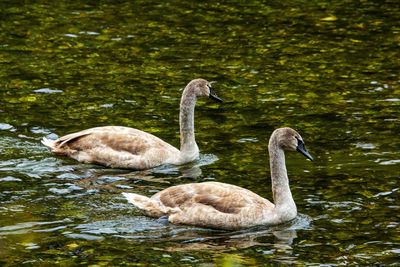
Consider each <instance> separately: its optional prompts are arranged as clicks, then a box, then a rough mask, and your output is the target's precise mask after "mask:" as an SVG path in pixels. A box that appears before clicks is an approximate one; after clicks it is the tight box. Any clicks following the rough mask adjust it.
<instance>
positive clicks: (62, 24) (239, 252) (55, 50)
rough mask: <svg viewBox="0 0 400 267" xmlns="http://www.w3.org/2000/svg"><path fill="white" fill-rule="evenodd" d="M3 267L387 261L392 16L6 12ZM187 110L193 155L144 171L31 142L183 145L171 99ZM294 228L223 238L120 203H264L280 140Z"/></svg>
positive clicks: (395, 126) (327, 5)
mask: <svg viewBox="0 0 400 267" xmlns="http://www.w3.org/2000/svg"><path fill="white" fill-rule="evenodd" d="M0 7H1V14H0V18H1V26H0V27H1V30H0V64H1V68H0V78H1V79H0V101H1V104H0V265H5V266H14V265H18V266H39V265H40V266H55V265H57V266H59V265H61V266H73V265H93V266H111V265H143V266H151V265H153V266H158V265H161V264H164V265H166V266H262V265H271V264H282V265H295V266H304V265H306V266H320V265H323V266H366V265H372V264H377V265H386V266H390V265H392V266H397V265H398V264H399V262H400V205H399V203H400V190H399V189H400V183H399V178H400V119H399V117H400V77H399V73H400V60H399V58H400V20H399V18H400V6H399V5H398V2H397V1H394V0H393V1H390V0H388V1H372V0H363V1H351V0H350V1H345V0H340V1H304V0H296V1H269V3H267V4H266V3H265V1H219V2H213V3H206V2H205V3H199V2H197V1H189V2H187V1H168V2H162V1H161V2H157V1H83V2H82V3H74V1H72V2H71V1H54V3H51V4H50V3H48V2H47V1H38V2H35V3H29V2H20V1H10V0H3V1H1V2H0ZM198 77H202V78H205V79H207V80H209V81H216V83H215V84H214V88H215V90H216V92H217V93H218V95H219V96H220V97H221V98H223V99H224V100H225V101H224V103H222V104H217V103H214V102H212V101H209V100H199V101H198V103H197V106H196V114H195V125H196V140H197V143H198V145H199V147H200V150H201V155H200V158H199V160H197V161H195V162H193V163H190V164H187V165H184V166H179V167H175V166H162V167H159V168H156V169H152V170H148V171H140V172H137V171H129V170H118V169H107V168H103V167H101V166H95V165H87V164H80V163H77V162H75V161H73V160H71V159H67V158H63V157H58V156H54V155H52V154H51V153H50V152H49V151H48V150H47V149H46V148H45V147H43V145H41V143H40V139H41V138H42V137H43V136H47V137H50V138H56V137H57V136H61V135H64V134H67V133H71V132H74V131H78V130H82V129H86V128H90V127H95V126H102V125H123V126H129V127H134V128H139V129H142V130H145V131H148V132H150V133H153V134H155V135H157V136H159V137H161V138H162V139H164V140H166V141H167V142H169V143H171V144H173V145H175V146H179V127H178V119H179V118H178V111H179V100H180V95H181V89H182V88H183V87H184V86H185V85H186V84H187V83H188V82H189V81H190V80H192V79H194V78H198ZM282 126H290V127H292V128H294V129H296V130H298V131H299V132H300V134H301V135H302V137H303V138H304V140H305V142H306V146H307V148H308V150H309V151H310V153H311V154H312V155H313V156H314V158H315V161H314V162H310V161H307V160H305V159H304V158H303V157H302V156H301V155H299V154H296V153H288V154H287V162H286V163H287V168H288V172H289V178H290V182H291V188H292V194H293V196H294V199H295V201H296V204H297V208H298V211H299V215H298V217H297V218H296V219H295V220H294V221H291V222H289V223H287V224H284V225H279V226H274V227H257V228H254V229H247V230H243V231H235V232H226V231H216V230H208V229H201V228H193V227H187V226H176V225H170V224H168V223H165V222H164V221H162V220H156V219H151V218H147V217H145V216H143V214H142V213H141V212H140V211H138V210H137V209H135V208H133V207H132V206H131V205H129V204H128V203H127V202H126V201H125V200H124V199H123V197H122V195H121V192H136V193H141V194H145V195H151V194H153V193H155V192H157V191H159V190H162V189H164V188H166V187H168V186H171V185H177V184H182V183H188V182H201V181H210V180H211V181H220V182H226V183H232V184H235V185H239V186H242V187H246V188H248V189H250V190H252V191H254V192H256V193H258V194H260V195H262V196H264V197H266V198H268V199H272V193H271V188H270V187H271V183H270V176H269V165H268V155H267V143H268V138H269V136H270V134H271V133H272V131H273V130H274V129H275V128H278V127H282Z"/></svg>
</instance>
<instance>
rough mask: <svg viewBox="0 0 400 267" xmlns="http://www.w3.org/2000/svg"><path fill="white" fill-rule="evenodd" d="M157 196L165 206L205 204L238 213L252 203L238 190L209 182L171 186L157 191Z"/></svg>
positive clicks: (182, 206) (181, 206) (226, 211)
mask: <svg viewBox="0 0 400 267" xmlns="http://www.w3.org/2000/svg"><path fill="white" fill-rule="evenodd" d="M157 198H159V200H160V202H161V203H162V204H163V205H165V206H167V207H180V208H182V209H190V208H192V207H193V206H195V205H206V206H210V207H212V208H214V209H215V210H217V211H220V212H223V213H238V212H240V210H241V209H242V208H243V207H246V206H248V205H251V203H252V201H249V200H248V198H247V197H246V196H243V195H241V192H240V191H236V190H232V188H224V187H222V186H218V185H217V184H209V183H199V184H186V185H181V186H173V187H170V188H167V189H165V190H163V191H161V192H160V193H158V196H157Z"/></svg>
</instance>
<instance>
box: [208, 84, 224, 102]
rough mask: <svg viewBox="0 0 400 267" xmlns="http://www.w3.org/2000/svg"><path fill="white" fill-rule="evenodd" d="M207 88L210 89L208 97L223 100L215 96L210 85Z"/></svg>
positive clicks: (218, 100) (217, 100)
mask: <svg viewBox="0 0 400 267" xmlns="http://www.w3.org/2000/svg"><path fill="white" fill-rule="evenodd" d="M208 88H209V89H210V94H209V95H208V97H209V98H211V99H212V100H214V101H216V102H223V101H222V99H221V98H219V97H218V96H217V94H216V93H215V91H214V89H213V88H212V87H211V86H208Z"/></svg>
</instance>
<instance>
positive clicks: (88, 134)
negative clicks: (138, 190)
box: [43, 126, 179, 169]
mask: <svg viewBox="0 0 400 267" xmlns="http://www.w3.org/2000/svg"><path fill="white" fill-rule="evenodd" d="M43 143H44V144H45V145H47V146H49V147H50V148H51V149H52V151H53V152H54V153H56V154H60V155H65V156H69V157H71V158H74V159H76V160H78V161H81V162H85V163H97V164H101V165H105V166H109V167H119V168H133V169H147V168H151V167H154V166H158V165H160V164H162V163H165V162H166V161H168V158H171V159H170V162H167V163H174V157H175V158H176V156H177V155H179V150H178V149H176V148H175V147H173V146H171V145H170V144H168V143H166V142H164V141H163V140H161V139H160V138H158V137H156V136H154V135H152V134H149V133H146V132H143V131H140V130H138V129H134V128H129V127H123V126H104V127H96V128H91V129H87V130H84V131H80V132H77V133H73V134H69V135H65V136H63V137H61V138H59V139H57V140H55V141H53V142H50V143H49V141H48V140H43Z"/></svg>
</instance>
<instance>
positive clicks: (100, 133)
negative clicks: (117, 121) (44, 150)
mask: <svg viewBox="0 0 400 267" xmlns="http://www.w3.org/2000/svg"><path fill="white" fill-rule="evenodd" d="M202 96H207V97H209V98H211V99H213V100H215V101H217V102H222V99H221V98H219V97H218V96H217V95H216V93H215V91H214V90H213V88H212V87H211V83H209V82H208V81H206V80H204V79H195V80H192V81H190V82H189V83H188V84H187V86H186V87H185V89H184V90H183V92H182V98H181V103H180V114H179V123H180V138H181V142H180V150H178V149H177V148H175V147H174V146H172V145H170V144H168V143H167V142H165V141H163V140H161V139H160V138H158V137H156V136H154V135H152V134H150V133H147V132H144V131H141V130H138V129H134V128H129V127H123V126H104V127H95V128H90V129H87V130H83V131H80V132H76V133H72V134H68V135H65V136H63V137H60V138H59V139H57V140H50V139H48V138H45V137H44V138H43V139H42V141H41V142H42V143H43V145H45V146H47V147H48V148H50V150H51V151H52V152H53V153H55V154H58V155H64V156H68V157H71V158H73V159H75V160H77V161H80V162H84V163H95V164H100V165H104V166H107V167H112V168H125V169H135V170H144V169H150V168H153V167H156V166H159V165H162V164H174V165H180V164H185V163H188V162H190V161H193V160H195V159H196V158H198V156H199V148H198V146H197V144H196V140H195V134H194V108H195V104H196V99H197V97H202Z"/></svg>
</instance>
